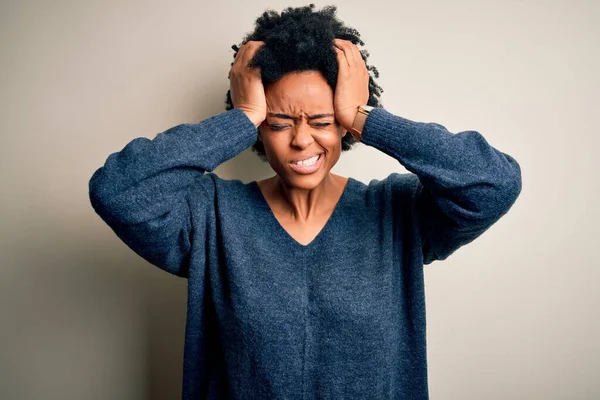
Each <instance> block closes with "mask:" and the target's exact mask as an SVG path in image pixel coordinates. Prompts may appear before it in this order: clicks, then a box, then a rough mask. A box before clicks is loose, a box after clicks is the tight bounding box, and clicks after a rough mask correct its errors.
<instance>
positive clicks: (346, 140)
mask: <svg viewBox="0 0 600 400" xmlns="http://www.w3.org/2000/svg"><path fill="white" fill-rule="evenodd" d="M314 7H315V5H314V4H310V5H308V6H304V7H297V8H292V7H288V8H286V9H285V10H284V11H282V12H281V14H279V13H277V12H276V11H274V10H267V11H265V12H264V13H263V14H262V15H261V16H260V17H259V18H258V19H257V20H256V22H255V26H256V27H255V29H254V31H253V32H251V33H249V34H247V35H246V37H245V38H244V39H243V41H242V44H245V43H247V42H248V41H251V40H252V41H254V40H256V41H264V42H265V45H264V46H263V47H262V48H261V49H260V50H259V51H258V52H257V53H256V55H255V56H254V58H253V59H252V61H251V63H250V65H253V66H256V67H260V71H261V78H262V82H263V86H264V87H265V89H266V88H268V86H269V85H270V84H271V83H274V82H276V81H277V80H279V79H281V78H282V77H283V76H284V75H285V74H287V73H290V72H298V71H308V70H311V71H320V72H321V73H322V74H323V76H324V77H325V79H326V80H327V83H328V84H329V86H330V87H331V89H332V90H333V92H334V93H335V86H336V84H337V75H338V63H337V55H336V53H335V50H334V49H333V47H334V42H333V40H334V39H345V40H349V41H351V42H352V43H354V44H355V45H358V44H360V45H362V46H364V42H363V41H362V40H361V39H360V33H359V32H358V31H357V30H356V29H353V28H349V27H347V26H345V25H344V23H343V22H342V21H340V20H339V19H337V17H336V15H335V13H336V11H337V7H336V6H326V7H323V9H322V10H321V11H313V9H314ZM231 48H232V49H233V50H235V53H234V55H233V58H234V59H235V56H236V55H237V52H238V51H239V49H240V48H239V46H237V45H235V44H234V45H233V46H231ZM360 53H361V55H362V58H363V60H364V61H365V64H366V65H367V69H368V70H369V71H372V72H373V74H374V75H375V77H376V78H378V77H379V71H377V68H375V67H373V66H369V64H367V58H368V57H369V53H368V52H367V51H366V50H361V51H360ZM231 65H233V62H232V63H231ZM369 75H370V76H369V100H368V102H367V104H368V105H370V106H374V107H380V106H381V105H380V100H379V97H380V96H381V93H382V92H383V89H382V88H381V87H380V86H379V85H377V84H376V83H375V80H374V79H373V76H371V74H369ZM232 108H233V104H232V101H231V92H230V90H228V91H227V95H226V100H225V109H226V110H231V109H232ZM355 143H356V140H355V139H354V138H353V137H352V135H349V134H347V135H345V136H344V137H343V138H342V151H347V150H350V149H351V148H352V146H353V145H354V144H355ZM252 151H254V152H256V153H257V154H258V156H259V157H260V159H261V160H263V161H265V162H266V161H267V156H266V154H265V148H264V146H263V143H262V142H261V141H260V140H257V141H256V142H255V143H254V144H253V145H252Z"/></svg>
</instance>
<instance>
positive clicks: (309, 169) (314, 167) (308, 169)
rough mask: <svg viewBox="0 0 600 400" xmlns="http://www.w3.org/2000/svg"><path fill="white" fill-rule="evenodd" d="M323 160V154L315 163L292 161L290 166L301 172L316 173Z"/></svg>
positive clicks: (304, 173) (306, 173)
mask: <svg viewBox="0 0 600 400" xmlns="http://www.w3.org/2000/svg"><path fill="white" fill-rule="evenodd" d="M322 160H323V154H321V155H320V156H319V159H318V160H317V162H315V163H314V164H313V165H297V164H294V163H290V167H292V169H293V170H294V171H296V172H297V173H299V174H303V175H308V174H312V173H314V172H315V171H316V170H318V169H319V167H320V166H321V161H322Z"/></svg>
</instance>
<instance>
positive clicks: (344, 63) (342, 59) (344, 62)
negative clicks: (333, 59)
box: [333, 46, 349, 71]
mask: <svg viewBox="0 0 600 400" xmlns="http://www.w3.org/2000/svg"><path fill="white" fill-rule="evenodd" d="M333 49H334V50H335V54H336V55H337V62H338V68H339V69H341V70H342V71H346V69H348V67H349V65H348V59H346V55H345V54H344V51H343V50H342V49H340V48H339V47H336V46H334V47H333Z"/></svg>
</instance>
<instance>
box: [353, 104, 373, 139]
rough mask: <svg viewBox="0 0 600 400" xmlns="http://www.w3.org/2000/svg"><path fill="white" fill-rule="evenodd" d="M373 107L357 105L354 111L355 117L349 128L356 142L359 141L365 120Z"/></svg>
mask: <svg viewBox="0 0 600 400" xmlns="http://www.w3.org/2000/svg"><path fill="white" fill-rule="evenodd" d="M373 108H374V107H372V106H367V105H363V106H358V112H357V113H356V117H355V118H354V122H353V123H352V128H351V129H350V133H351V134H352V136H353V137H354V139H356V141H357V142H358V141H360V137H361V135H362V131H363V128H364V126H365V121H366V120H367V117H368V116H369V113H370V112H371V110H373Z"/></svg>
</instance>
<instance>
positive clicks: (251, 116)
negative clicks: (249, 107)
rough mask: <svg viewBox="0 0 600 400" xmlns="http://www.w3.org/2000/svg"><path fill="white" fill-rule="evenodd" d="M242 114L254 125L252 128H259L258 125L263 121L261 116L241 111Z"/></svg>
mask: <svg viewBox="0 0 600 400" xmlns="http://www.w3.org/2000/svg"><path fill="white" fill-rule="evenodd" d="M242 111H243V112H244V114H245V115H246V117H248V119H249V120H250V121H251V122H252V123H253V124H254V126H255V127H256V128H258V127H259V126H260V124H262V122H263V121H264V120H265V119H264V118H262V117H261V116H259V115H257V114H255V113H252V112H249V111H246V110H242Z"/></svg>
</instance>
